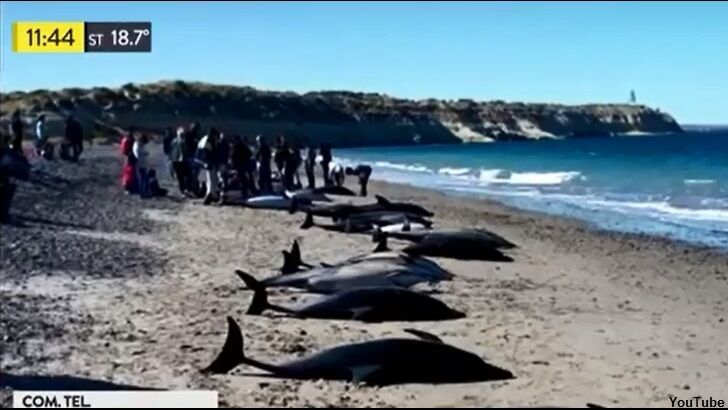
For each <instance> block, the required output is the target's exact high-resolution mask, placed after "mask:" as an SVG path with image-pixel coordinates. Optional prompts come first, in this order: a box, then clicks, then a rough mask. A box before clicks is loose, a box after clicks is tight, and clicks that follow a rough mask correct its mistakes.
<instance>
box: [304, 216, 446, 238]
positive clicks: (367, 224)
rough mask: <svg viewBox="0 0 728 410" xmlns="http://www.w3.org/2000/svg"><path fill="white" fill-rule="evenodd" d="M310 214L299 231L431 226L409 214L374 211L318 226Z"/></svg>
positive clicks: (361, 230)
mask: <svg viewBox="0 0 728 410" xmlns="http://www.w3.org/2000/svg"><path fill="white" fill-rule="evenodd" d="M313 216H314V215H313V213H312V212H306V219H304V221H303V223H302V224H301V229H308V228H310V227H312V226H317V227H319V228H321V229H325V230H329V231H336V232H346V233H355V232H371V231H372V230H373V229H375V228H376V227H380V228H382V227H385V226H389V228H387V231H390V232H396V231H397V228H398V227H399V228H401V229H406V227H407V226H409V227H410V229H411V226H412V225H413V224H415V226H417V227H420V226H421V227H423V228H424V229H427V228H429V227H431V226H432V222H431V221H428V220H427V219H425V218H423V217H421V216H417V215H411V214H405V213H401V212H392V211H376V212H365V213H359V214H353V215H349V216H348V217H346V218H343V219H337V220H335V222H334V223H333V224H328V225H326V224H318V223H316V221H315V220H314V218H313Z"/></svg>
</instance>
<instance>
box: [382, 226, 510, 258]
mask: <svg viewBox="0 0 728 410" xmlns="http://www.w3.org/2000/svg"><path fill="white" fill-rule="evenodd" d="M386 237H391V238H395V239H403V240H408V241H411V242H414V243H413V244H411V245H409V246H407V247H405V248H404V249H402V252H404V253H407V254H410V255H417V256H440V257H445V258H454V259H464V260H486V261H496V262H512V261H513V258H511V257H510V256H508V255H505V254H503V253H502V252H501V251H500V249H512V248H515V247H516V245H514V244H513V243H511V242H509V241H508V240H506V239H504V238H502V237H501V236H499V235H497V234H494V233H492V232H489V231H486V230H484V229H459V230H434V231H415V232H382V231H376V230H375V232H374V233H373V234H372V240H373V241H375V242H380V241H381V240H382V239H383V238H386Z"/></svg>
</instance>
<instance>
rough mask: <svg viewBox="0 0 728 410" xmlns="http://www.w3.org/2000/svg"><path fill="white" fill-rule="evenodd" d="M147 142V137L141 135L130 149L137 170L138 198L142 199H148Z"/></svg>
mask: <svg viewBox="0 0 728 410" xmlns="http://www.w3.org/2000/svg"><path fill="white" fill-rule="evenodd" d="M148 142H149V137H148V136H147V135H146V134H142V136H141V137H140V138H139V139H138V140H137V141H136V142H134V146H133V147H132V153H133V154H134V157H135V158H136V170H137V181H138V183H139V196H141V197H142V198H148V197H149V196H150V192H149V183H148V181H149V169H148V168H147V167H148V164H147V161H148V157H149V152H148V151H147V143H148Z"/></svg>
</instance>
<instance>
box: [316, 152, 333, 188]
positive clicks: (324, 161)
mask: <svg viewBox="0 0 728 410" xmlns="http://www.w3.org/2000/svg"><path fill="white" fill-rule="evenodd" d="M319 152H320V153H321V172H322V173H323V174H324V186H330V185H331V175H329V164H330V163H331V161H332V157H331V147H330V146H329V145H328V144H321V147H320V149H319Z"/></svg>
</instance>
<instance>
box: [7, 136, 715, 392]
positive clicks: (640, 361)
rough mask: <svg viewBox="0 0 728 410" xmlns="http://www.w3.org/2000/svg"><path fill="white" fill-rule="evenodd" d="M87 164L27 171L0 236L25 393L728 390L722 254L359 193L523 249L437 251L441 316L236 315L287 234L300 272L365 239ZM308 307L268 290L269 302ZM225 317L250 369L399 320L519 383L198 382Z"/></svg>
mask: <svg viewBox="0 0 728 410" xmlns="http://www.w3.org/2000/svg"><path fill="white" fill-rule="evenodd" d="M84 155H85V159H84V162H83V163H82V164H81V165H80V166H79V165H74V164H64V163H57V164H52V165H50V166H49V165H47V164H44V165H41V166H39V167H40V168H39V169H40V170H41V171H42V172H41V173H38V172H36V174H34V181H33V182H29V183H25V182H24V183H22V184H21V187H20V190H19V193H18V202H17V212H16V214H21V215H22V217H23V218H21V222H22V223H23V226H22V227H18V226H11V227H6V226H3V227H2V228H0V235H1V236H0V237H1V238H2V243H1V246H2V248H1V252H2V261H1V263H2V265H1V266H2V282H1V285H2V291H1V292H0V296H1V299H2V300H0V303H1V304H2V317H1V319H0V324H1V326H0V330H2V351H3V355H2V373H3V374H2V379H0V382H2V384H3V385H5V386H8V385H11V386H12V385H15V386H21V382H28V380H27V379H23V378H20V377H17V376H51V377H53V379H51V380H50V381H47V380H46V382H47V383H51V385H52V383H53V382H54V381H55V382H61V381H67V380H65V379H63V377H64V376H73V377H77V378H83V379H85V380H73V381H71V382H70V383H71V385H72V386H78V388H79V389H80V388H83V387H84V385H88V384H89V383H92V382H93V381H103V382H109V383H114V384H118V385H133V386H140V387H148V388H163V389H212V390H217V391H219V392H220V404H221V406H243V407H244V406H344V407H354V406H377V407H380V406H381V407H384V406H398V407H413V406H421V405H425V406H466V407H475V406H478V407H482V406H552V405H555V406H583V405H584V404H585V403H587V402H593V403H598V404H601V405H606V406H620V407H622V406H628V405H629V406H661V407H662V406H669V405H670V400H669V395H675V396H678V397H679V398H688V397H692V396H696V395H701V396H703V397H707V396H713V397H714V398H716V399H728V397H726V394H728V393H726V391H725V386H726V385H728V346H727V345H726V343H725V340H728V300H726V295H728V255H726V254H725V253H721V252H719V251H715V250H710V249H701V248H697V247H693V246H688V245H684V244H680V243H676V242H673V241H668V240H664V239H659V238H653V237H648V236H639V235H624V234H619V233H612V232H599V231H594V230H591V229H589V228H588V227H586V226H585V225H584V224H582V223H580V222H576V221H573V220H568V219H564V218H558V217H551V216H545V215H540V214H536V213H530V212H524V211H519V210H515V209H512V208H507V207H505V206H502V205H499V204H496V203H492V202H488V201H483V200H475V199H464V198H459V197H450V196H446V195H444V194H441V193H437V192H433V191H428V190H423V189H416V188H412V187H407V186H402V185H394V184H387V183H382V182H373V183H372V184H371V187H370V195H374V194H381V195H384V196H386V197H388V198H391V199H397V200H406V201H413V202H417V203H419V204H422V205H424V206H426V207H428V208H430V209H431V210H433V211H434V212H435V214H436V217H435V218H434V221H435V226H436V227H464V226H465V227H471V226H479V227H484V228H487V229H490V230H493V231H494V232H496V233H498V234H500V235H502V236H504V237H505V238H507V239H509V240H511V241H512V242H514V243H516V244H518V245H519V248H518V249H516V250H514V251H512V252H509V254H510V255H511V256H513V257H514V258H515V262H512V263H492V262H464V261H454V260H449V259H436V260H437V261H438V262H439V263H441V265H442V266H443V267H445V268H447V269H449V270H450V271H452V272H453V273H454V274H456V275H457V278H456V279H455V280H454V281H452V282H446V283H442V284H440V285H438V286H436V287H435V288H436V290H437V292H438V293H437V294H436V297H438V298H441V299H443V300H444V301H445V302H447V303H448V304H450V305H451V306H453V307H454V308H456V309H458V310H462V311H465V312H466V313H467V314H468V317H467V318H465V319H460V320H457V321H448V322H426V323H416V324H408V323H386V324H364V323H358V322H346V321H324V320H297V319H292V318H285V317H280V316H277V315H276V314H270V313H266V314H265V315H264V316H262V317H260V316H246V315H245V314H244V312H245V310H246V309H247V307H248V303H249V302H250V298H251V296H252V294H251V293H250V292H248V291H245V290H243V289H242V287H243V286H242V283H241V282H240V281H239V279H238V278H237V277H236V276H235V275H234V274H233V271H234V269H236V268H242V269H244V270H246V271H248V272H250V273H252V274H254V275H256V276H259V277H263V276H268V275H273V274H276V271H277V269H278V268H279V267H280V266H281V264H282V256H281V253H280V251H281V250H283V249H288V247H289V246H290V244H291V241H292V240H293V239H294V238H297V239H299V240H300V242H301V249H302V253H303V258H304V260H305V261H307V262H310V263H317V262H321V261H327V262H335V261H338V260H341V259H345V258H347V257H349V256H353V255H356V254H361V253H363V252H367V251H368V250H370V249H372V247H373V246H372V245H373V244H372V242H371V238H369V237H367V236H365V235H345V234H341V233H334V232H328V231H324V230H320V229H315V228H312V229H310V230H301V229H299V225H300V223H301V222H302V221H303V215H302V214H297V215H289V214H288V213H286V212H275V211H264V210H251V209H244V208H239V207H230V206H226V207H217V206H209V207H208V206H203V205H201V204H200V202H199V201H182V200H180V199H179V198H178V197H176V196H175V195H176V193H174V192H173V197H172V198H167V199H154V200H147V201H142V200H140V199H138V198H136V197H129V196H125V195H124V194H123V193H122V192H121V189H120V188H119V187H118V170H119V160H118V159H116V157H115V155H116V147H94V148H92V149H90V150H89V151H88V152H87V153H85V154H84ZM158 164H159V167H158V168H157V169H158V173H159V174H165V172H164V168H163V167H162V165H161V162H158ZM350 182H353V181H350ZM167 187H168V188H172V186H171V184H169V185H168V186H167ZM350 187H351V188H354V187H353V186H350ZM172 191H174V190H173V189H172ZM356 200H357V201H361V199H359V198H357V199H356ZM370 200H371V199H370ZM390 245H391V246H394V247H395V248H396V247H399V246H402V245H403V243H401V242H396V241H393V242H392V243H390ZM312 297H315V296H311V295H306V294H303V293H300V292H297V291H288V290H281V291H274V292H272V294H271V299H272V300H274V301H275V302H277V303H280V304H284V305H292V304H295V303H300V302H303V301H304V300H307V299H309V298H312ZM227 315H231V316H233V317H235V318H236V319H237V320H238V322H239V323H240V325H241V327H242V329H243V334H244V336H245V338H246V339H245V342H246V346H245V351H246V354H247V355H249V356H251V357H255V358H258V359H261V360H270V361H274V362H275V361H282V360H285V359H288V358H293V357H298V356H302V355H306V354H310V353H313V352H316V351H318V350H319V349H322V348H325V347H330V346H334V345H338V344H341V343H346V342H351V341H362V340H370V339H374V338H377V337H381V336H388V335H389V336H405V335H406V334H405V333H403V332H402V329H404V328H405V327H415V328H418V329H423V330H427V331H429V332H432V333H435V334H437V335H439V336H441V337H442V338H443V339H444V340H445V341H446V342H447V343H451V344H454V345H456V346H459V347H462V348H465V349H467V350H470V351H473V352H476V353H478V354H479V355H481V356H482V357H485V358H487V359H488V361H490V362H492V363H493V364H496V365H498V366H500V367H504V368H506V369H508V370H510V371H512V372H513V373H514V374H515V375H516V379H514V380H510V381H506V382H496V383H475V384H457V385H440V386H431V385H404V386H393V387H386V388H369V387H364V386H356V385H352V384H348V383H342V382H324V381H294V380H282V379H274V378H269V377H261V376H260V372H259V371H257V370H255V369H251V368H246V367H240V368H238V369H236V370H234V371H233V372H231V373H230V374H228V375H223V376H205V375H202V374H200V373H199V372H198V369H200V368H202V367H204V366H206V365H207V364H208V363H209V362H210V361H211V360H212V359H213V358H214V357H215V355H216V354H217V353H218V351H219V349H220V348H221V346H222V343H223V341H224V338H225V333H226V330H227V329H226V321H225V317H226V316H227ZM31 382H33V381H32V380H31ZM36 382H37V381H36ZM31 385H32V383H31ZM22 386H24V387H26V388H27V383H26V384H24V385H22ZM64 388H67V389H72V388H68V386H67V385H64ZM6 393H7V391H6ZM5 400H7V394H5ZM6 404H7V403H6Z"/></svg>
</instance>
